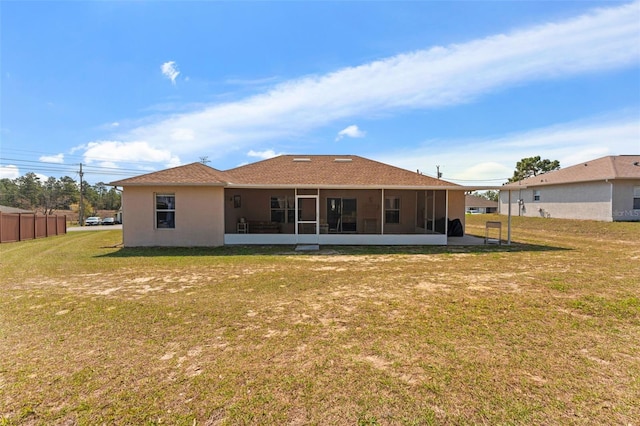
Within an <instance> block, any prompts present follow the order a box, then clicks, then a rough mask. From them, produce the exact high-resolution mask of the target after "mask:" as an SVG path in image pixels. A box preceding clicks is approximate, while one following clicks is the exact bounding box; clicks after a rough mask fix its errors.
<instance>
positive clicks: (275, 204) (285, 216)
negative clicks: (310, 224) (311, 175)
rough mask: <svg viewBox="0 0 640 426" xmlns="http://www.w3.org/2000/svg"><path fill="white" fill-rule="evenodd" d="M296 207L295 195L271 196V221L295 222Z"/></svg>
mask: <svg viewBox="0 0 640 426" xmlns="http://www.w3.org/2000/svg"><path fill="white" fill-rule="evenodd" d="M295 207H296V206H295V200H294V198H293V197H271V222H276V223H295V221H296V210H295Z"/></svg>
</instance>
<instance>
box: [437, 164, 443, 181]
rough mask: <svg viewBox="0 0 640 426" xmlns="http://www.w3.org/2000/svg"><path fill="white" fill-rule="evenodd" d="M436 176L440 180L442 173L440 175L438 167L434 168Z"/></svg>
mask: <svg viewBox="0 0 640 426" xmlns="http://www.w3.org/2000/svg"><path fill="white" fill-rule="evenodd" d="M436 171H437V173H436V176H437V177H438V179H440V178H441V177H442V173H440V166H436Z"/></svg>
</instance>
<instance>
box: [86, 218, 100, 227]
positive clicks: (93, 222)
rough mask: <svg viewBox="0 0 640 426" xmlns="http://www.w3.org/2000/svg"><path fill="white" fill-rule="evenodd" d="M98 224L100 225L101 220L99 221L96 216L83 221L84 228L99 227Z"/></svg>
mask: <svg viewBox="0 0 640 426" xmlns="http://www.w3.org/2000/svg"><path fill="white" fill-rule="evenodd" d="M100 224H102V219H100V218H99V217H98V216H91V217H88V218H87V219H86V220H85V221H84V226H95V225H100Z"/></svg>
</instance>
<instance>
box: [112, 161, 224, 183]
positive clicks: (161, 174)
mask: <svg viewBox="0 0 640 426" xmlns="http://www.w3.org/2000/svg"><path fill="white" fill-rule="evenodd" d="M226 183H227V180H226V178H225V173H224V172H221V171H220V170H216V169H214V168H213V167H209V166H207V165H205V164H203V163H191V164H186V165H184V166H178V167H173V168H171V169H166V170H160V171H158V172H152V173H147V174H144V175H140V176H134V177H132V178H128V179H122V180H118V181H115V182H111V183H110V185H113V186H152V185H153V186H156V185H168V186H187V185H189V186H192V185H197V186H224V185H225V184H226Z"/></svg>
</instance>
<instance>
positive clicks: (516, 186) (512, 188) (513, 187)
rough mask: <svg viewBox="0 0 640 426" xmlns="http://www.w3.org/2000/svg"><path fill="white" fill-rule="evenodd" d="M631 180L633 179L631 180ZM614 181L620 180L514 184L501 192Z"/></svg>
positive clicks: (600, 178) (605, 179)
mask: <svg viewBox="0 0 640 426" xmlns="http://www.w3.org/2000/svg"><path fill="white" fill-rule="evenodd" d="M631 179H633V178H631ZM614 180H621V178H617V177H608V178H603V177H599V178H597V179H582V180H575V181H566V182H533V183H527V184H524V185H518V184H516V185H515V186H504V187H502V190H503V191H505V190H512V191H517V190H518V189H528V188H535V187H537V186H554V185H578V184H581V183H592V182H611V181H614Z"/></svg>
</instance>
